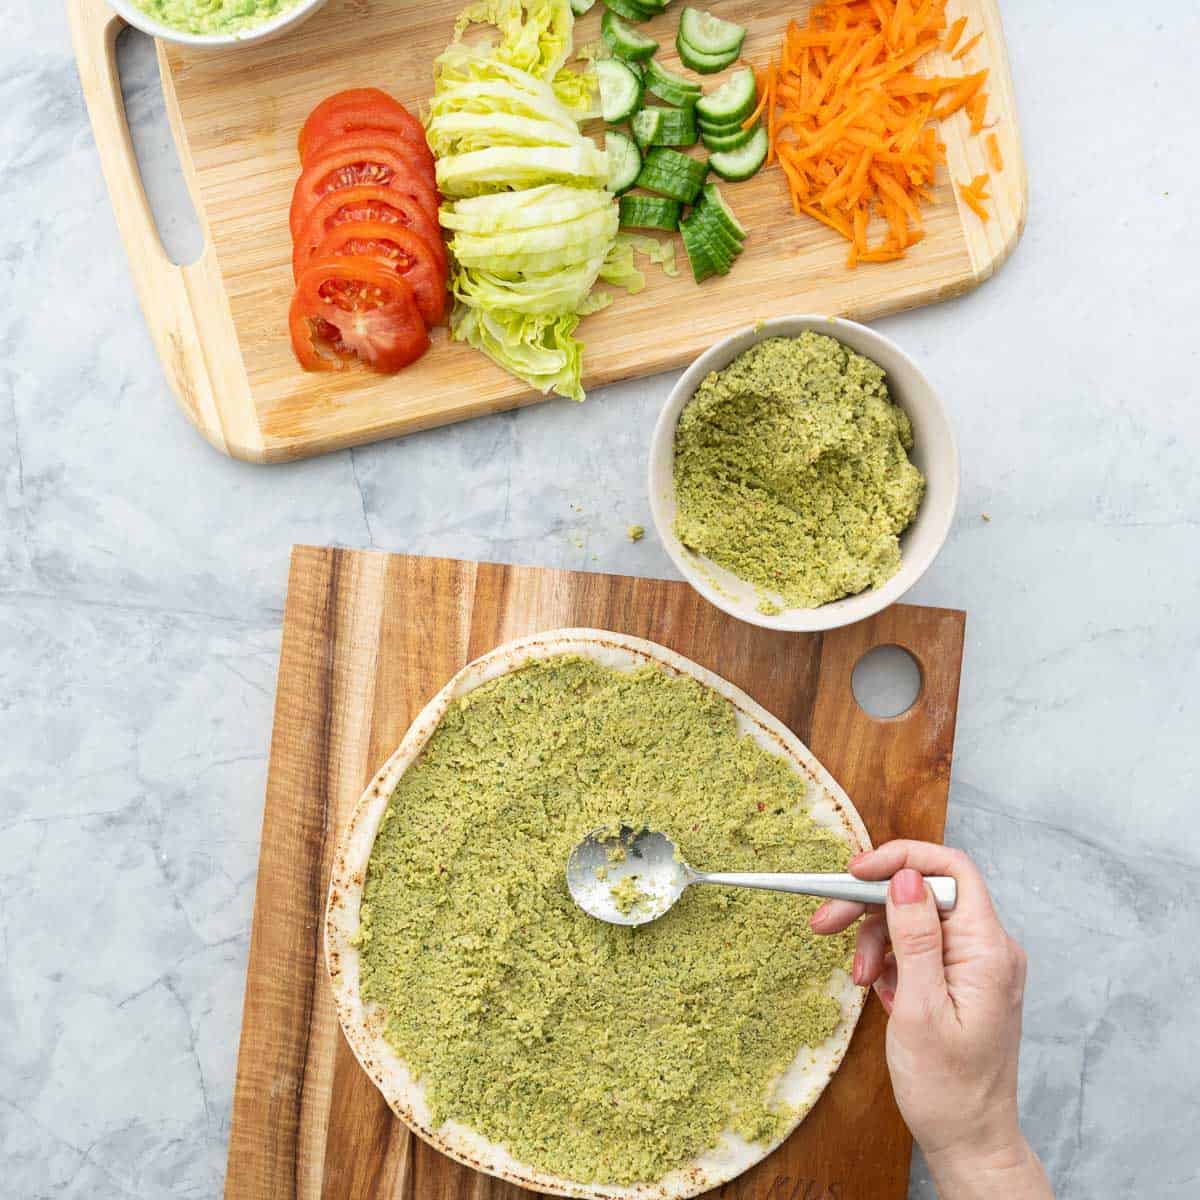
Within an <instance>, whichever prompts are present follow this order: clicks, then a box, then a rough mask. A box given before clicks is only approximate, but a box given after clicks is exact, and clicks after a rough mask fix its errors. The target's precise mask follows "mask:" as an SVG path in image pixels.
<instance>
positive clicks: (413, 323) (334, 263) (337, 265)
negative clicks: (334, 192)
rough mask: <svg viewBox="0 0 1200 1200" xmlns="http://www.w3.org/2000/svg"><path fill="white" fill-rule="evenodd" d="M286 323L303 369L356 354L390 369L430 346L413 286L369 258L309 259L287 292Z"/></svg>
mask: <svg viewBox="0 0 1200 1200" xmlns="http://www.w3.org/2000/svg"><path fill="white" fill-rule="evenodd" d="M288 326H289V329H290V332H291V337H292V349H293V350H294V351H295V352H296V357H297V358H298V359H299V360H300V365H301V366H302V367H303V368H304V369H305V370H306V371H331V370H339V369H340V368H342V367H345V366H346V365H347V364H348V363H350V362H352V361H354V359H356V358H357V359H359V360H360V361H362V362H364V363H366V364H367V366H369V367H371V368H372V369H373V370H375V371H381V372H384V373H388V374H391V373H393V372H395V371H399V370H400V369H401V368H402V367H406V366H408V364H409V363H412V362H415V361H416V360H417V359H418V358H420V357H421V355H422V354H424V353H425V351H426V350H428V349H429V331H428V330H427V329H426V328H425V322H424V320H422V318H421V310H420V309H419V308H418V307H417V301H416V297H415V296H414V295H413V290H412V288H411V287H410V286H409V284H408V282H407V281H406V280H405V279H404V277H403V276H402V275H398V274H397V273H396V272H395V271H394V270H393V269H392V268H391V267H390V266H388V265H386V264H385V263H383V262H380V261H376V260H374V259H370V258H317V259H314V260H313V261H312V262H311V263H309V265H308V267H307V268H306V269H305V272H304V274H303V275H302V276H301V277H300V283H299V285H298V286H297V288H296V294H295V296H293V297H292V308H291V311H290V313H289V314H288Z"/></svg>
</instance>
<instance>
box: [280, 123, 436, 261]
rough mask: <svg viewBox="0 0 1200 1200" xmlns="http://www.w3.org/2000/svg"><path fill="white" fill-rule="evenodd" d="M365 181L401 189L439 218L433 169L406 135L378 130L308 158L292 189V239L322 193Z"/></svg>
mask: <svg viewBox="0 0 1200 1200" xmlns="http://www.w3.org/2000/svg"><path fill="white" fill-rule="evenodd" d="M363 185H369V186H373V187H385V188H391V189H393V190H395V191H399V192H402V193H403V194H404V195H406V196H410V197H412V199H414V200H416V201H418V202H419V203H420V204H421V207H422V208H423V209H424V210H425V212H426V214H427V216H428V217H429V219H430V220H431V221H433V222H434V223H436V222H437V219H438V194H437V185H436V184H435V183H434V179H433V172H432V171H430V170H427V169H426V168H425V167H424V166H423V165H422V164H421V163H420V162H419V161H418V159H417V157H416V155H415V154H414V152H413V151H412V149H411V147H409V146H408V145H407V143H406V142H404V140H403V139H401V138H398V137H396V136H395V135H394V134H384V133H379V134H375V135H374V136H373V137H371V138H369V139H368V140H364V141H357V140H355V141H345V142H338V143H336V144H335V145H334V146H333V147H332V148H331V149H329V150H328V151H327V152H326V153H324V154H320V155H317V156H316V157H314V158H310V159H309V161H308V163H307V164H306V165H305V167H304V169H303V170H302V171H301V172H300V178H299V179H298V180H296V188H295V190H294V191H293V193H292V208H291V212H290V213H289V215H288V223H289V225H290V227H291V231H292V239H293V241H295V240H296V239H297V238H298V237H299V235H300V232H301V230H302V229H303V228H304V221H305V218H306V217H307V216H308V214H309V213H310V212H312V211H313V209H314V208H316V206H317V203H318V202H319V201H320V200H321V198H322V197H323V196H326V195H328V194H329V193H330V192H335V191H339V190H341V189H343V188H351V187H360V186H363Z"/></svg>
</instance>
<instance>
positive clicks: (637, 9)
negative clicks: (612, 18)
mask: <svg viewBox="0 0 1200 1200" xmlns="http://www.w3.org/2000/svg"><path fill="white" fill-rule="evenodd" d="M604 7H605V8H607V9H608V10H609V11H610V12H614V13H616V14H617V16H618V17H624V18H625V20H626V21H648V20H650V18H651V17H656V16H658V9H656V8H649V7H648V6H647V5H645V4H643V3H642V2H641V0H604Z"/></svg>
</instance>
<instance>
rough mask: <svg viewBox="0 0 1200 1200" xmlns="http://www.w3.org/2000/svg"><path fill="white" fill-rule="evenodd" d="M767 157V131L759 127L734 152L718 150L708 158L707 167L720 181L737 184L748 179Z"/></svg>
mask: <svg viewBox="0 0 1200 1200" xmlns="http://www.w3.org/2000/svg"><path fill="white" fill-rule="evenodd" d="M766 157H767V131H766V130H765V129H764V128H763V127H762V126H761V125H760V126H759V127H758V128H757V129H756V130H755V131H754V136H753V137H752V138H751V139H750V140H749V141H748V142H747V143H746V144H745V145H744V146H739V147H738V148H737V149H736V150H718V151H717V152H716V153H715V154H710V155H709V156H708V165H709V166H710V167H712V169H713V170H714V171H716V173H717V174H718V175H720V177H721V178H722V179H729V180H731V181H733V182H737V181H738V180H742V179H749V178H750V176H751V175H753V174H754V173H755V171H757V170H758V168H759V167H761V166H762V165H763V162H764V161H765V160H766Z"/></svg>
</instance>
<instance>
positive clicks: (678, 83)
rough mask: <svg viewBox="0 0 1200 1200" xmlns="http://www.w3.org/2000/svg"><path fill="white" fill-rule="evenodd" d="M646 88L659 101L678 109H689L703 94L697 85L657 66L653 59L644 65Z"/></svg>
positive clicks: (656, 61)
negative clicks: (673, 105)
mask: <svg viewBox="0 0 1200 1200" xmlns="http://www.w3.org/2000/svg"><path fill="white" fill-rule="evenodd" d="M646 87H648V88H649V89H650V91H652V92H653V93H654V94H655V95H656V96H657V97H658V98H659V99H660V100H665V101H666V102H667V103H668V104H675V105H678V106H679V107H680V108H691V107H692V105H693V104H695V103H696V102H697V101H698V100H699V99H700V97H701V95H702V94H703V93H702V91H701V88H700V85H699V84H698V83H693V82H692V81H691V80H690V79H686V78H684V76H682V75H678V74H676V73H675V72H674V71H668V70H667V69H666V67H662V66H659V64H658V60H657V59H653V58H652V59H651V60H650V61H649V62H648V63H647V64H646Z"/></svg>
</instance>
